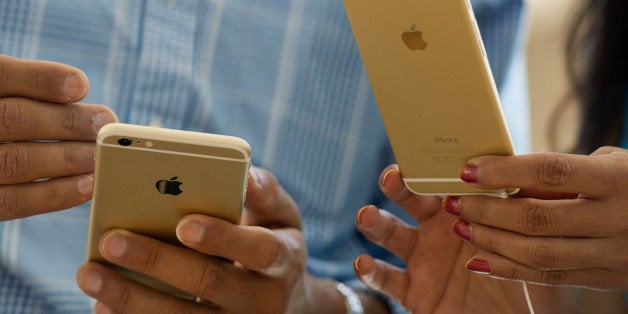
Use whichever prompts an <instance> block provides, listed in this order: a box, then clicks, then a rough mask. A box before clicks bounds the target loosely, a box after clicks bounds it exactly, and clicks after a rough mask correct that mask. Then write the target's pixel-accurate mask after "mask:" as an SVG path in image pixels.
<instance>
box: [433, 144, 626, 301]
mask: <svg viewBox="0 0 628 314" xmlns="http://www.w3.org/2000/svg"><path fill="white" fill-rule="evenodd" d="M461 178H462V179H463V180H465V181H467V182H469V183H471V184H473V185H474V186H477V187H480V188H484V189H500V188H505V187H520V188H522V190H521V192H520V193H519V194H517V195H515V196H514V197H513V198H510V199H499V198H494V197H477V196H463V197H449V198H448V199H447V200H446V201H445V202H444V203H443V204H444V207H445V210H447V211H448V212H450V213H452V214H454V215H455V216H457V217H459V218H460V220H458V221H457V222H456V223H455V225H454V230H455V231H456V233H457V234H458V235H460V237H461V238H463V239H465V240H466V241H470V243H471V244H473V245H474V246H476V247H478V248H479V249H481V250H483V251H480V252H478V253H477V254H474V255H473V257H472V258H471V259H470V262H469V266H471V267H469V268H470V269H471V270H476V271H478V270H479V271H480V273H485V274H486V275H488V276H492V277H497V278H504V279H513V280H525V281H530V282H535V283H539V284H548V285H574V286H584V287H591V288H598V289H628V267H626V266H627V265H628V151H626V150H624V149H620V148H613V147H604V148H601V149H599V150H597V151H596V152H595V153H593V154H591V155H590V156H581V155H569V154H558V153H538V154H531V155H523V156H512V157H496V156H483V157H479V158H475V159H472V160H471V161H469V163H468V164H467V165H465V166H464V167H463V168H462V170H461ZM473 265H482V269H477V267H476V269H473V268H474V266H473Z"/></svg>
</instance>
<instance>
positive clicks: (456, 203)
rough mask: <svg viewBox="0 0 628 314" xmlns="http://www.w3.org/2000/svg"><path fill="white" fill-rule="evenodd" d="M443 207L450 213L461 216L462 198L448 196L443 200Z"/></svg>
mask: <svg viewBox="0 0 628 314" xmlns="http://www.w3.org/2000/svg"><path fill="white" fill-rule="evenodd" d="M442 206H443V208H444V209H445V210H446V211H447V212H448V213H450V214H453V215H456V216H460V213H461V209H460V207H461V206H460V197H458V196H448V197H446V198H445V199H444V200H443V203H442Z"/></svg>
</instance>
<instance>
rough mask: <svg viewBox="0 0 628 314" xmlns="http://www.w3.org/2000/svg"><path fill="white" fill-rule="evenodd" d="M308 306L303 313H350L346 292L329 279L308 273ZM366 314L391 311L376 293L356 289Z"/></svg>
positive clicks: (306, 283)
mask: <svg viewBox="0 0 628 314" xmlns="http://www.w3.org/2000/svg"><path fill="white" fill-rule="evenodd" d="M305 286H306V293H305V294H306V295H305V296H306V299H307V301H306V304H307V306H306V308H305V309H304V311H303V312H302V313H339V314H345V313H350V312H349V309H348V307H347V303H346V300H347V298H346V297H345V295H344V294H342V293H341V292H340V291H339V290H338V288H337V287H336V286H335V284H334V283H333V282H332V281H329V280H328V279H321V278H316V277H314V276H312V275H309V274H308V275H306V278H305ZM354 291H355V293H356V294H357V296H358V297H359V299H360V302H361V303H362V308H363V309H364V313H365V314H380V313H390V310H389V308H388V305H387V304H386V303H385V302H383V301H382V300H381V299H380V298H378V297H376V296H375V295H374V294H371V293H368V292H364V291H356V290H354Z"/></svg>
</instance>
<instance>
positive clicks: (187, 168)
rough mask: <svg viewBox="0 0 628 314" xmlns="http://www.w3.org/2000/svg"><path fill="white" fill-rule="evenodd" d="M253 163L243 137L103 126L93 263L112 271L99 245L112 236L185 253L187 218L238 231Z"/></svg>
mask: <svg viewBox="0 0 628 314" xmlns="http://www.w3.org/2000/svg"><path fill="white" fill-rule="evenodd" d="M250 160H251V148H250V146H249V144H248V143H247V142H246V141H244V140H243V139H240V138H237V137H232V136H225V135H217V134H206V133H197V132H189V131H181V130H170V129H164V128H155V127H147V126H139V125H130V124H122V123H113V124H109V125H106V126H104V127H103V128H102V129H101V130H100V131H99V133H98V137H97V141H96V166H95V170H94V192H93V199H92V204H91V206H92V211H91V219H90V226H89V235H88V241H87V259H88V260H91V261H97V262H101V263H105V264H106V262H105V260H104V259H103V257H102V256H101V255H100V253H99V250H98V242H99V239H100V237H101V235H102V234H103V233H104V232H105V231H107V230H109V229H118V228H119V229H126V230H129V231H133V232H137V233H140V234H143V235H147V236H150V237H153V238H156V239H159V240H162V241H165V242H168V243H171V244H176V245H180V243H179V241H178V240H177V237H176V234H175V228H176V225H177V223H178V221H179V220H180V219H181V218H182V217H183V216H185V215H188V214H192V213H200V214H206V215H210V216H214V217H219V218H223V219H226V220H228V221H231V222H233V223H239V222H240V217H241V214H242V208H243V205H244V198H245V193H246V183H247V177H248V170H249V165H250ZM110 266H112V265H110ZM114 268H115V267H114ZM116 269H117V270H119V271H120V272H122V273H124V274H125V275H127V276H129V277H131V278H133V279H136V280H138V281H140V282H142V283H144V284H147V285H150V286H153V287H155V288H157V289H159V290H162V291H165V292H169V293H172V294H175V295H179V296H183V297H186V296H187V295H186V294H185V293H183V292H181V291H179V290H178V289H176V288H174V287H171V286H169V285H166V284H164V283H161V282H158V281H156V280H154V279H151V278H148V277H146V276H143V275H140V274H137V273H133V272H131V271H128V270H125V269H121V268H116Z"/></svg>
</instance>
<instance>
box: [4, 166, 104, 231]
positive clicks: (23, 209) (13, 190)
mask: <svg viewBox="0 0 628 314" xmlns="http://www.w3.org/2000/svg"><path fill="white" fill-rule="evenodd" d="M92 185H93V179H92V176H91V175H80V176H71V177H65V178H58V179H51V180H46V181H38V182H31V183H24V184H13V185H4V186H0V221H4V220H11V219H17V218H24V217H28V216H33V215H38V214H44V213H48V212H53V211H58V210H62V209H67V208H70V207H74V206H77V205H80V204H83V203H85V202H87V201H89V200H90V199H91V196H92Z"/></svg>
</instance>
